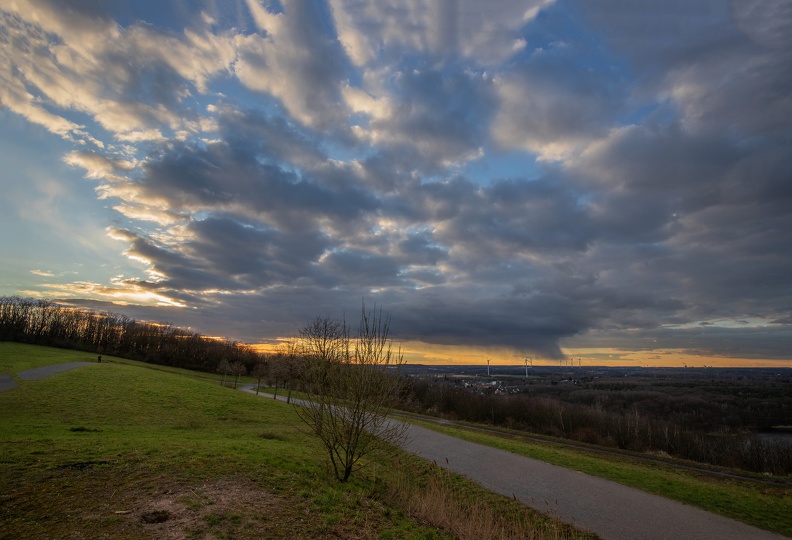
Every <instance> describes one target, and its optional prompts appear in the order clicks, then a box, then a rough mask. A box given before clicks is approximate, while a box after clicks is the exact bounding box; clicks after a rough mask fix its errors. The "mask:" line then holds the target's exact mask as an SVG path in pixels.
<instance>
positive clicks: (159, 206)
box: [0, 0, 792, 366]
mask: <svg viewBox="0 0 792 540" xmlns="http://www.w3.org/2000/svg"><path fill="white" fill-rule="evenodd" d="M0 56H1V57H2V63H1V64H0V160H1V161H2V164H3V166H2V168H0V193H2V198H0V252H2V254H3V255H2V259H3V263H2V266H0V295H5V296H9V295H20V296H23V297H33V298H42V299H49V300H53V301H59V302H65V303H67V304H68V305H74V306H79V307H86V308H92V309H98V310H103V311H109V312H112V313H116V314H123V315H126V316H130V317H133V318H136V319H139V320H144V321H156V322H168V323H171V324H173V325H176V326H180V327H185V328H190V329H192V330H193V331H196V332H199V333H202V334H205V335H210V336H218V337H223V338H226V339H231V340H237V341H240V342H243V343H251V344H269V345H275V344H277V343H279V340H281V339H282V338H285V337H288V336H292V335H295V333H296V332H297V331H298V330H299V328H301V327H302V326H304V325H305V324H306V323H307V322H308V321H310V320H312V319H314V318H315V317H323V316H330V317H344V318H346V319H347V320H348V321H349V322H350V323H353V326H354V323H356V321H357V317H359V313H360V310H361V305H362V304H363V303H364V302H365V305H366V307H367V308H372V307H374V306H377V308H382V310H383V311H384V312H385V313H387V314H389V315H390V317H391V337H393V338H394V340H396V341H398V342H399V343H402V344H403V347H404V350H405V351H406V352H407V358H408V360H411V361H416V362H425V363H432V362H435V363H437V362H449V363H478V364H483V363H484V361H485V359H492V360H493V361H494V363H512V364H515V363H516V364H522V363H523V362H524V359H525V358H530V359H531V361H536V362H539V363H541V362H548V363H562V362H565V361H568V359H569V358H574V359H576V363H578V364H583V365H585V364H613V365H620V364H630V365H682V364H685V363H687V364H690V365H745V366H753V365H763V366H792V151H790V149H792V69H790V66H792V3H790V2H789V1H788V0H739V1H738V0H733V1H726V0H724V1H716V0H698V1H695V2H690V1H689V0H667V1H664V2H657V1H656V0H632V1H630V2H624V1H621V0H585V1H583V0H581V1H562V0H555V1H554V0H521V1H511V0H501V1H497V0H493V1H492V2H480V1H478V0H410V1H403V2H382V1H376V0H324V1H309V0H305V1H289V0H282V1H278V0H271V1H267V0H263V1H262V0H204V1H197V0H196V1H192V0H191V1H187V0H174V1H159V0H158V1H156V2H154V1H150V0H115V1H106V2H105V1H100V0H0Z"/></svg>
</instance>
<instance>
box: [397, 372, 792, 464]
mask: <svg viewBox="0 0 792 540" xmlns="http://www.w3.org/2000/svg"><path fill="white" fill-rule="evenodd" d="M409 396H410V398H409V399H410V401H409V402H408V403H404V404H403V405H402V406H403V407H404V408H406V409H408V410H411V411H414V412H418V413H423V414H430V415H434V416H440V417H445V418H452V419H455V420H464V421H468V422H476V423H484V424H491V425H496V426H504V427H508V428H512V429H518V430H523V431H528V432H531V433H538V434H543V435H549V436H553V437H560V438H566V439H571V440H575V441H580V442H585V443H590V444H595V445H598V446H604V447H610V448H619V449H623V450H630V451H635V452H649V453H652V452H654V453H660V454H663V453H664V454H667V455H669V456H673V457H677V458H682V459H687V460H691V461H697V462H699V463H708V464H712V465H719V466H724V467H730V468H737V469H743V470H747V471H754V472H761V473H771V474H778V475H788V474H790V473H792V443H790V442H788V441H778V440H770V439H766V438H762V437H761V436H759V435H757V434H756V433H747V432H738V433H734V432H729V431H727V430H724V429H721V430H718V429H711V430H702V429H691V428H690V427H689V426H685V425H681V424H680V423H678V422H675V421H672V420H663V419H659V418H657V417H655V416H653V415H651V414H646V413H644V412H641V411H639V409H638V408H637V407H630V408H628V409H624V410H611V409H606V408H604V407H603V406H602V405H601V403H597V404H596V405H593V406H589V405H581V404H575V403H566V402H564V401H562V400H560V399H558V398H553V397H546V396H536V397H534V396H526V395H495V394H493V393H485V394H481V393H477V392H473V391H471V390H469V389H466V388H462V387H460V386H458V385H455V384H451V383H448V382H443V381H433V380H427V379H415V380H413V381H412V384H411V391H410V394H409Z"/></svg>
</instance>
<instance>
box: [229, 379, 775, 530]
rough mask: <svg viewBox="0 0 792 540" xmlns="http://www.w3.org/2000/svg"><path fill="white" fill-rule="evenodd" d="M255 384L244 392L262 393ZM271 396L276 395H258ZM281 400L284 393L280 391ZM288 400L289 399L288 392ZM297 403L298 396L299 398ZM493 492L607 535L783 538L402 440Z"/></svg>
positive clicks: (442, 445) (626, 492)
mask: <svg viewBox="0 0 792 540" xmlns="http://www.w3.org/2000/svg"><path fill="white" fill-rule="evenodd" d="M251 387H253V385H244V386H241V387H240V390H243V391H247V392H251V393H255V391H254V390H252V388H251ZM259 395H260V396H265V397H269V398H272V395H271V394H259ZM278 399H282V396H278ZM283 399H284V400H285V398H283ZM293 401H294V400H293ZM403 446H404V448H405V450H407V451H409V452H412V453H414V454H416V455H418V456H421V457H423V458H425V459H428V460H430V461H434V462H435V463H437V464H438V465H439V466H441V467H444V468H446V469H449V470H452V471H454V472H456V473H459V474H461V475H463V476H466V477H467V478H470V479H471V480H473V481H475V482H477V483H478V484H480V485H482V486H484V487H485V488H487V489H489V490H490V491H494V492H496V493H499V494H501V495H505V496H507V497H514V498H516V499H518V500H519V501H521V502H522V503H524V504H526V505H528V506H530V507H532V508H535V509H536V510H539V511H540V512H543V513H546V514H551V515H554V516H556V517H557V518H559V519H561V520H562V521H564V522H566V523H570V524H572V525H575V526H576V527H579V528H581V529H586V530H589V531H592V532H594V533H596V534H597V535H599V536H600V537H601V538H603V539H605V540H680V539H684V540H771V539H773V540H779V539H783V538H786V537H785V536H781V535H779V534H776V533H772V532H768V531H764V530H761V529H757V528H756V527H751V526H750V525H746V524H744V523H741V522H739V521H735V520H733V519H729V518H726V517H723V516H719V515H717V514H713V513H711V512H707V511H704V510H701V509H699V508H695V507H693V506H689V505H686V504H682V503H680V502H676V501H672V500H670V499H666V498H665V497H660V496H658V495H652V494H650V493H646V492H644V491H640V490H637V489H635V488H631V487H627V486H623V485H621V484H617V483H616V482H612V481H610V480H604V479H602V478H597V477H595V476H589V475H587V474H584V473H580V472H577V471H573V470H571V469H565V468H563V467H558V466H556V465H550V464H549V463H545V462H543V461H538V460H535V459H531V458H527V457H523V456H518V455H516V454H512V453H510V452H506V451H503V450H499V449H497V448H490V447H488V446H483V445H480V444H476V443H472V442H468V441H465V440H462V439H457V438H455V437H451V436H449V435H444V434H442V433H438V432H436V431H432V430H430V429H426V428H423V427H420V426H415V425H412V424H410V425H409V431H408V441H407V442H406V443H405V444H404V445H403Z"/></svg>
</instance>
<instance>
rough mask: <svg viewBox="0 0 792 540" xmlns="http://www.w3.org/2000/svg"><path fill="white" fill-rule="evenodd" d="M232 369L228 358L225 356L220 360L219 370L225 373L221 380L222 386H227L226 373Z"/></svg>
mask: <svg viewBox="0 0 792 540" xmlns="http://www.w3.org/2000/svg"><path fill="white" fill-rule="evenodd" d="M230 370H231V364H229V363H228V360H226V359H225V358H223V359H222V360H221V361H220V364H219V365H218V366H217V372H218V373H222V374H223V380H222V381H220V386H225V380H226V375H228V372H229V371H230Z"/></svg>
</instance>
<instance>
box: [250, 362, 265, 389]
mask: <svg viewBox="0 0 792 540" xmlns="http://www.w3.org/2000/svg"><path fill="white" fill-rule="evenodd" d="M250 374H251V375H252V376H253V377H255V378H256V395H258V394H259V389H260V388H261V380H262V379H264V377H267V376H268V375H269V361H268V360H267V359H265V358H262V359H261V360H259V361H258V362H256V365H255V366H253V369H252V370H251V371H250Z"/></svg>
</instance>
